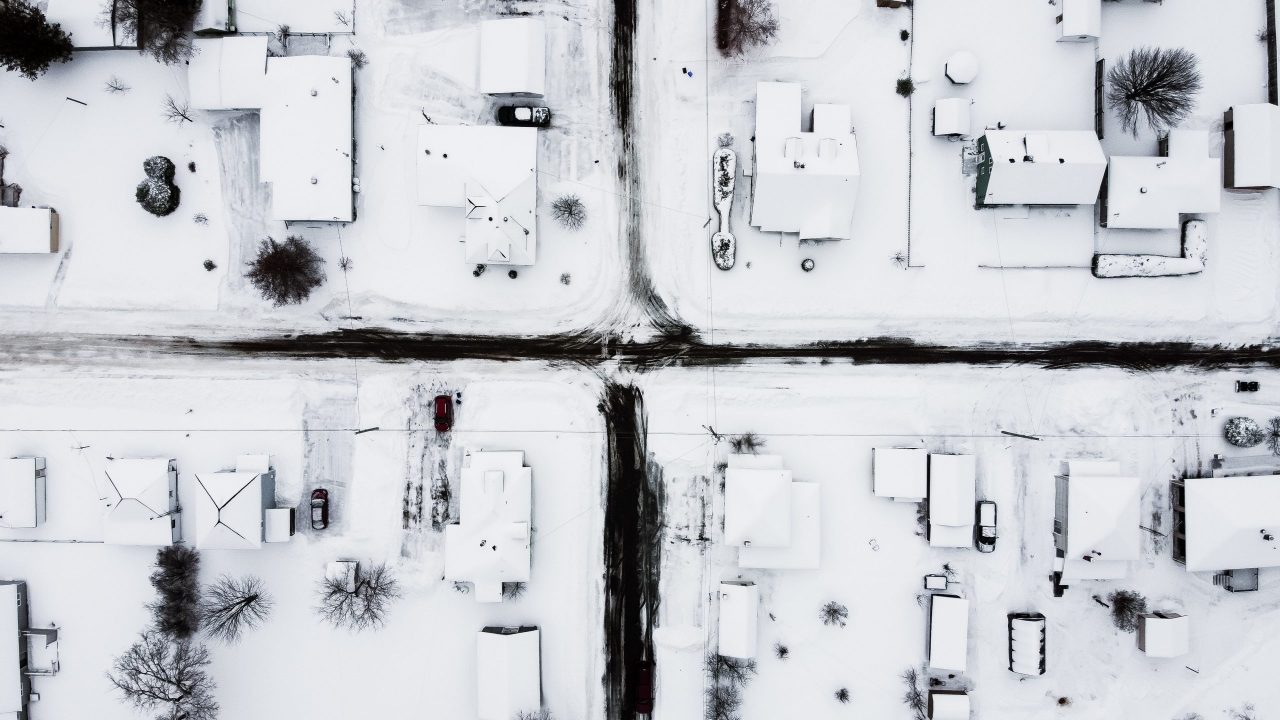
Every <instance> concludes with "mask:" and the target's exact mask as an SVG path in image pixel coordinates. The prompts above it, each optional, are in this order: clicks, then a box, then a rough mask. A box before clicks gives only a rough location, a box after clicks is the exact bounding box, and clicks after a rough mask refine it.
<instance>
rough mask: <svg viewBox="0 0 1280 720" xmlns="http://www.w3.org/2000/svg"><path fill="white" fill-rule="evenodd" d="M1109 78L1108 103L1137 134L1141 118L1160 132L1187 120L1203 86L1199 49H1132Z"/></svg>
mask: <svg viewBox="0 0 1280 720" xmlns="http://www.w3.org/2000/svg"><path fill="white" fill-rule="evenodd" d="M1107 81H1108V83H1109V84H1110V86H1111V87H1110V88H1109V89H1108V90H1107V104H1108V105H1110V106H1111V108H1112V109H1113V110H1115V111H1116V115H1117V116H1118V117H1119V119H1120V127H1122V128H1124V129H1125V130H1126V131H1127V132H1129V133H1131V134H1133V136H1134V137H1137V136H1138V124H1139V122H1141V121H1145V122H1146V124H1147V126H1148V127H1150V128H1151V129H1152V130H1154V131H1155V132H1156V133H1157V134H1159V133H1164V132H1166V131H1168V130H1169V128H1171V127H1174V126H1176V125H1178V124H1179V123H1181V122H1182V121H1183V120H1185V119H1186V118H1187V116H1188V115H1190V114H1191V109H1192V108H1194V107H1195V104H1196V94H1198V93H1199V92H1200V86H1201V82H1200V70H1199V68H1198V67H1197V61H1196V56H1195V53H1193V52H1191V51H1189V50H1184V49H1182V48H1174V49H1172V50H1166V49H1164V48H1149V47H1142V48H1135V49H1133V50H1130V51H1129V56H1128V57H1124V58H1121V59H1120V60H1119V61H1118V62H1117V63H1116V64H1115V66H1114V67H1112V68H1111V71H1110V72H1108V73H1107Z"/></svg>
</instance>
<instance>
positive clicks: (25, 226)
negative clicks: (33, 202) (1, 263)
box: [0, 206, 57, 253]
mask: <svg viewBox="0 0 1280 720" xmlns="http://www.w3.org/2000/svg"><path fill="white" fill-rule="evenodd" d="M55 221H56V216H55V215H54V212H53V211H52V210H50V209H49V208H34V207H6V206H0V253H47V252H54V251H55V250H57V247H56V242H55V241H56V237H57V236H56V235H55V233H54V222H55Z"/></svg>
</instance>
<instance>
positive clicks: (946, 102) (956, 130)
mask: <svg viewBox="0 0 1280 720" xmlns="http://www.w3.org/2000/svg"><path fill="white" fill-rule="evenodd" d="M972 116H973V101H972V100H969V99H968V98H938V101H937V102H935V103H934V104H933V134H934V135H938V136H943V135H946V136H951V137H959V136H962V135H968V134H969V132H970V131H971V130H972V129H973V121H972Z"/></svg>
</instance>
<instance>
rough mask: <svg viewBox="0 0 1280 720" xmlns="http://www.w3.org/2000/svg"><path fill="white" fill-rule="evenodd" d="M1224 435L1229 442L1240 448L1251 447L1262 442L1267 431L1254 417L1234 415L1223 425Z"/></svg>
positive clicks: (1265, 437)
mask: <svg viewBox="0 0 1280 720" xmlns="http://www.w3.org/2000/svg"><path fill="white" fill-rule="evenodd" d="M1223 435H1224V436H1225V437H1226V439H1227V442H1228V443H1231V444H1232V445H1234V446H1236V447H1239V448H1251V447H1256V446H1258V445H1261V444H1262V441H1263V440H1266V439H1267V433H1266V432H1264V431H1263V430H1262V426H1261V425H1259V424H1258V422H1257V421H1256V420H1254V419H1253V418H1247V417H1233V418H1229V419H1228V420H1227V423H1226V425H1225V426H1224V427H1223Z"/></svg>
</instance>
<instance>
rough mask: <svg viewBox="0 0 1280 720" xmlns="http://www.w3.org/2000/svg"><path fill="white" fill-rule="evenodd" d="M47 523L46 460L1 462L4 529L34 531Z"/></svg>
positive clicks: (0, 520) (0, 522)
mask: <svg viewBox="0 0 1280 720" xmlns="http://www.w3.org/2000/svg"><path fill="white" fill-rule="evenodd" d="M44 520H45V460H44V458H38V457H23V458H6V459H4V460H0V527H3V528H34V527H39V526H40V525H41V524H42V523H43V522H44Z"/></svg>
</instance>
